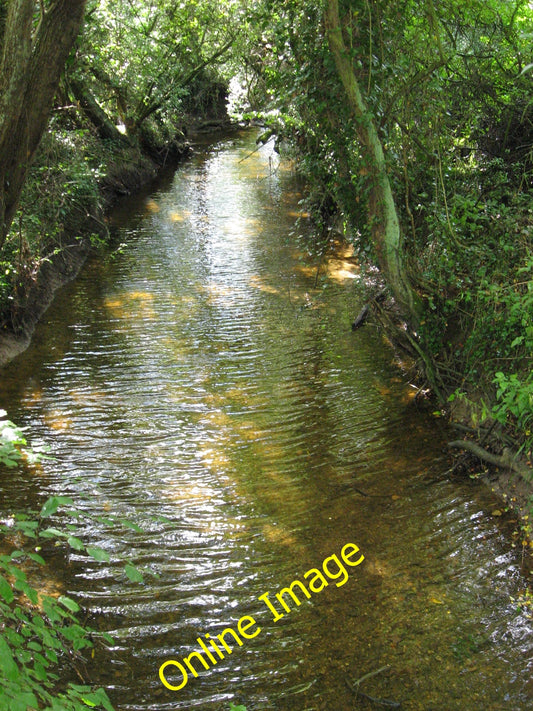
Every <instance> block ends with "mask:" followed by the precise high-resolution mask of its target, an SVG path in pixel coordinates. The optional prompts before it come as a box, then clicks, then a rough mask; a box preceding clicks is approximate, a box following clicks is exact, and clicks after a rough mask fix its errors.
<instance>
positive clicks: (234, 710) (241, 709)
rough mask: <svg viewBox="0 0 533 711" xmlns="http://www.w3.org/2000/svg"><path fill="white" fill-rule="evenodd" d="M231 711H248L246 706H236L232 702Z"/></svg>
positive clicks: (230, 704)
mask: <svg viewBox="0 0 533 711" xmlns="http://www.w3.org/2000/svg"><path fill="white" fill-rule="evenodd" d="M229 711H246V706H243V705H242V704H239V705H238V706H235V704H234V703H233V702H231V701H230V702H229Z"/></svg>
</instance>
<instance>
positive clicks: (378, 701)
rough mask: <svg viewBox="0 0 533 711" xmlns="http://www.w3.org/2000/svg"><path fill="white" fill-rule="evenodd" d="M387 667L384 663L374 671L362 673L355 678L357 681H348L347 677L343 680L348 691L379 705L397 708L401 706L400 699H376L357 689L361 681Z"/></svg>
mask: <svg viewBox="0 0 533 711" xmlns="http://www.w3.org/2000/svg"><path fill="white" fill-rule="evenodd" d="M389 669H390V665H389V664H386V665H385V666H384V667H381V668H380V669H376V671H372V672H368V674H364V675H363V676H362V677H360V678H359V679H357V681H354V682H350V681H348V679H345V680H344V681H345V682H346V686H347V687H348V688H349V689H350V691H353V693H354V694H356V695H358V696H362V697H363V698H365V699H368V700H369V701H371V702H372V703H373V704H380V705H381V706H388V707H389V708H392V709H399V708H400V707H401V702H400V701H392V700H391V699H378V698H377V697H375V696H370V695H369V694H365V693H364V692H362V691H360V690H359V685H360V684H361V683H362V682H363V681H366V679H370V678H371V677H373V676H376V675H377V674H381V672H384V671H387V670H389Z"/></svg>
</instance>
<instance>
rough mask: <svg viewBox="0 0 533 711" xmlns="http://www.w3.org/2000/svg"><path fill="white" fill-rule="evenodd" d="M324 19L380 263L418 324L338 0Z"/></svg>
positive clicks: (416, 305)
mask: <svg viewBox="0 0 533 711" xmlns="http://www.w3.org/2000/svg"><path fill="white" fill-rule="evenodd" d="M324 19H325V26H326V32H327V39H328V44H329V48H330V51H331V54H332V56H333V59H334V62H335V68H336V71H337V74H338V76H339V79H340V81H341V83H342V86H343V88H344V91H345V94H346V98H347V100H348V104H349V106H350V109H351V111H352V113H353V116H354V119H355V125H356V131H357V137H358V139H359V143H360V144H361V150H362V152H363V157H364V159H365V162H366V164H367V169H368V172H369V180H370V199H369V213H370V214H369V220H370V228H371V234H372V241H373V244H374V248H375V250H376V253H377V255H378V260H379V266H380V268H381V270H382V271H383V273H384V275H385V277H386V279H387V281H388V283H389V285H390V287H391V289H392V292H393V294H394V297H395V299H396V301H397V302H398V304H399V306H400V308H401V309H402V311H403V313H404V315H405V316H406V317H407V319H408V320H409V321H410V323H411V324H412V325H414V326H415V327H416V325H417V323H418V320H419V318H420V313H421V308H420V306H421V304H420V300H419V297H418V295H417V294H416V292H415V291H414V289H413V288H412V287H411V285H410V284H409V281H408V278H407V274H406V269H405V265H404V262H403V253H402V243H401V233H400V224H399V220H398V213H397V210H396V204H395V202H394V197H393V194H392V190H391V186H390V181H389V178H388V175H387V166H386V162H385V156H384V153H383V147H382V145H381V141H380V138H379V135H378V132H377V129H376V127H375V125H374V122H373V121H372V117H371V115H370V113H369V111H368V109H367V107H366V103H365V100H364V98H363V95H362V92H361V89H360V87H359V84H358V81H357V78H356V76H355V73H354V70H353V65H352V62H351V59H350V56H349V53H348V50H347V48H346V45H345V43H344V39H343V36H342V29H341V23H340V19H339V3H338V0H327V1H326V7H325V18H324Z"/></svg>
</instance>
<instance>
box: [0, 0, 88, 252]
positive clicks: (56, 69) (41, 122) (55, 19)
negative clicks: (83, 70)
mask: <svg viewBox="0 0 533 711" xmlns="http://www.w3.org/2000/svg"><path fill="white" fill-rule="evenodd" d="M85 2H86V0H52V1H51V2H49V3H45V2H42V3H41V15H40V17H35V10H36V3H35V1H34V0H7V2H6V3H5V4H6V5H7V9H6V15H5V24H4V27H3V33H2V37H1V42H0V45H1V57H0V248H1V247H2V245H3V243H4V241H5V239H6V236H7V234H8V232H9V228H10V225H11V222H12V221H13V217H14V215H15V212H16V209H17V206H18V203H19V199H20V194H21V192H22V187H23V185H24V181H25V179H26V175H27V172H28V168H29V166H30V165H31V162H32V159H33V157H34V155H35V152H36V150H37V147H38V146H39V143H40V141H41V137H42V135H43V133H44V130H45V128H46V125H47V122H48V118H49V115H50V110H51V108H52V105H53V101H54V96H55V94H56V91H57V88H58V84H59V79H60V76H61V72H62V71H63V68H64V66H65V62H66V60H67V57H68V55H69V52H70V50H71V49H72V46H73V44H74V41H75V39H76V36H77V34H78V32H79V29H80V26H81V23H82V21H83V15H84V10H85Z"/></svg>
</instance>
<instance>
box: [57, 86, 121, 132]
mask: <svg viewBox="0 0 533 711" xmlns="http://www.w3.org/2000/svg"><path fill="white" fill-rule="evenodd" d="M69 85H70V88H71V89H72V92H73V94H74V98H75V99H76V101H77V102H78V104H79V105H80V106H81V108H82V109H83V111H84V113H85V115H86V116H87V118H88V119H89V121H90V122H91V123H92V124H93V126H94V127H95V128H96V129H97V131H98V135H99V136H100V138H103V139H104V140H111V141H117V142H119V143H126V142H127V139H126V137H125V136H124V135H123V134H122V133H120V131H119V130H118V128H117V127H116V126H115V124H114V123H113V121H111V119H110V118H109V116H108V115H107V114H106V112H105V111H104V110H103V108H102V107H101V106H100V104H99V103H98V102H97V101H96V99H95V98H94V96H93V95H92V94H91V92H90V90H89V89H88V87H87V86H85V84H84V83H83V82H82V81H80V80H79V79H73V78H71V79H70V80H69Z"/></svg>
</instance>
